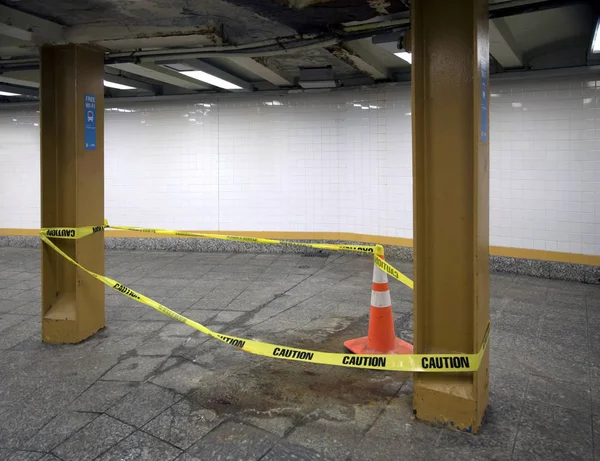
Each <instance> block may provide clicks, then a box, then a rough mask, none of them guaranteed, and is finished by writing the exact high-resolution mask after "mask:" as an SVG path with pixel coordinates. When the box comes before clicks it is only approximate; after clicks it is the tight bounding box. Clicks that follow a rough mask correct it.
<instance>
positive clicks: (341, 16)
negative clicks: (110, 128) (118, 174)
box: [0, 0, 599, 102]
mask: <svg viewBox="0 0 600 461" xmlns="http://www.w3.org/2000/svg"><path fill="white" fill-rule="evenodd" d="M489 3H490V18H491V19H490V54H491V56H492V58H493V59H492V61H493V63H494V66H493V67H492V68H493V69H494V70H495V71H496V72H504V71H510V70H517V69H518V70H534V69H541V68H552V67H560V66H562V65H564V62H565V60H564V59H565V58H564V57H565V56H571V55H572V57H571V59H570V60H568V62H569V65H579V66H585V65H591V64H595V63H596V62H597V60H596V56H597V55H591V54H590V53H589V46H590V43H591V40H592V36H593V33H594V30H595V26H596V21H597V17H598V14H599V11H598V7H597V6H596V2H594V1H573V0H571V1H567V0H563V1H560V0H490V2H489ZM408 5H409V0H202V1H196V0H54V1H52V2H49V1H47V0H0V91H5V92H13V93H16V94H19V95H21V96H10V97H7V96H0V102H17V101H22V100H27V99H32V98H36V97H37V87H38V86H39V70H38V50H39V46H40V45H42V44H46V43H55V44H60V43H92V44H95V45H97V46H99V47H102V49H104V50H105V56H106V67H105V72H106V75H105V79H107V80H109V81H112V82H114V83H119V84H122V85H127V86H130V87H133V88H135V89H129V90H123V89H115V88H106V94H105V96H107V97H127V96H133V97H134V96H138V97H139V96H148V95H169V94H187V93H198V92H220V91H261V90H271V89H278V88H286V89H296V90H297V89H299V88H301V87H304V88H307V87H312V88H314V87H318V86H319V85H320V83H319V82H321V83H323V82H325V83H323V84H325V85H326V86H327V85H329V84H330V83H331V82H334V83H333V85H334V86H357V85H369V84H374V83H379V82H394V81H401V80H408V79H410V64H408V63H407V62H405V61H404V60H402V59H400V58H398V57H396V56H394V54H393V53H392V52H391V51H390V50H389V48H388V49H386V47H383V46H380V45H377V44H374V43H373V36H380V35H382V34H387V35H389V37H391V38H390V40H392V39H393V38H397V37H398V35H399V34H400V33H402V31H406V30H407V29H408V28H409V27H410V20H409V14H408ZM553 49H560V50H561V53H560V56H561V59H556V60H553V59H552V53H551V51H552V50H553ZM549 50H550V52H549ZM174 62H175V63H184V64H185V65H188V66H191V67H189V69H194V70H196V69H198V70H202V71H203V72H207V73H209V74H211V75H216V76H218V77H220V78H221V79H222V80H226V81H227V82H233V83H234V86H236V87H237V88H236V89H233V90H232V89H229V90H224V89H222V88H220V87H219V86H218V85H215V83H214V82H212V83H207V82H205V81H200V80H198V79H197V78H194V77H192V76H190V74H188V75H186V74H182V73H181V72H179V71H178V70H176V69H173V68H168V67H165V66H166V65H169V63H174ZM316 67H319V68H321V67H322V68H324V69H321V70H320V71H316V72H317V75H316V76H313V77H310V76H307V74H305V73H304V72H306V71H303V70H302V69H305V68H308V69H312V68H316ZM315 79H316V80H318V82H316V83H315V82H312V80H315ZM307 80H309V82H308V83H311V82H312V84H311V85H309V84H308V83H307V84H306V85H308V86H306V85H305V84H304V83H306V81H307Z"/></svg>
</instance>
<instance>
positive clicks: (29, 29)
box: [0, 5, 66, 45]
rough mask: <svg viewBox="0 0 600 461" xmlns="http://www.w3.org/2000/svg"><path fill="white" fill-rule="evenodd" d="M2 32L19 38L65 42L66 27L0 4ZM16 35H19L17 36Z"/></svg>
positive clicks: (37, 42) (38, 41) (0, 32)
mask: <svg viewBox="0 0 600 461" xmlns="http://www.w3.org/2000/svg"><path fill="white" fill-rule="evenodd" d="M0 18H1V19H0V23H1V24H2V25H3V26H4V27H0V34H2V35H7V34H11V35H8V36H10V37H13V38H17V39H19V40H23V41H27V42H34V43H36V44H40V45H41V44H42V43H64V41H65V30H66V29H65V28H64V27H63V26H61V25H60V24H56V23H55V22H51V21H47V20H46V19H41V18H38V17H37V16H33V15H32V14H28V13H24V12H22V11H19V10H16V9H14V8H9V7H8V6H4V5H0ZM15 35H17V36H16V37H15Z"/></svg>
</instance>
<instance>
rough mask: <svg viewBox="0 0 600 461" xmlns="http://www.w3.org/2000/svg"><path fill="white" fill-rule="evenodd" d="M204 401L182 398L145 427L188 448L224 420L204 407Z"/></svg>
mask: <svg viewBox="0 0 600 461" xmlns="http://www.w3.org/2000/svg"><path fill="white" fill-rule="evenodd" d="M203 403H204V402H198V401H197V399H194V398H185V399H183V400H180V401H179V402H177V403H176V404H174V405H173V406H171V407H170V408H168V409H166V410H165V411H164V412H162V413H161V414H160V415H158V416H157V417H156V418H154V419H153V420H152V421H150V422H149V423H147V424H146V425H145V426H144V427H143V429H144V431H146V432H148V433H149V434H152V435H154V436H155V437H158V438H159V439H161V440H165V441H167V442H169V443H171V444H172V445H175V446H176V447H179V448H181V449H182V450H187V449H188V448H189V447H191V446H192V445H193V444H194V443H196V442H197V441H198V440H199V439H200V438H201V437H203V436H204V435H206V434H208V433H209V432H210V431H211V430H212V429H214V428H215V427H216V426H217V425H218V424H220V423H221V422H222V421H223V420H224V417H222V416H219V415H218V414H217V413H216V412H215V411H214V410H210V409H206V408H203V407H202V406H201V405H203Z"/></svg>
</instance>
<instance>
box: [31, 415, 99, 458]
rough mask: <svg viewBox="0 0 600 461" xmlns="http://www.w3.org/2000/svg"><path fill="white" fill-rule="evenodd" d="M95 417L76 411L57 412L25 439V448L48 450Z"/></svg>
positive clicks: (95, 416)
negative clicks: (31, 435)
mask: <svg viewBox="0 0 600 461" xmlns="http://www.w3.org/2000/svg"><path fill="white" fill-rule="evenodd" d="M97 417H98V415H97V414H95V413H82V412H77V411H73V412H65V413H59V414H58V415H56V416H55V417H54V418H53V419H52V420H50V421H49V422H48V424H46V425H45V426H44V427H42V428H41V429H40V430H39V431H38V432H37V433H36V434H35V435H34V436H33V437H31V438H30V439H29V440H28V441H27V443H26V444H25V448H27V449H29V450H35V451H43V452H50V451H52V449H53V448H55V447H57V446H58V445H60V444H61V443H63V442H64V441H65V440H67V439H68V438H69V437H71V436H72V435H73V434H75V433H76V432H77V431H79V430H80V429H81V428H83V427H84V426H87V425H88V424H89V423H91V422H92V421H93V420H94V419H96V418H97Z"/></svg>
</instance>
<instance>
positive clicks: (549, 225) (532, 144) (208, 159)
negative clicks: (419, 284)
mask: <svg viewBox="0 0 600 461" xmlns="http://www.w3.org/2000/svg"><path fill="white" fill-rule="evenodd" d="M599 78H600V77H599ZM490 100H491V110H490V119H491V120H490V127H491V133H490V151H491V154H490V158H491V160H490V162H491V165H490V178H491V181H490V183H491V186H490V187H491V191H490V200H491V216H490V225H491V226H490V233H491V244H492V245H498V246H507V247H517V248H529V249H539V250H550V251H562V252H571V253H582V254H590V255H600V116H599V114H600V80H599V81H596V80H592V79H590V78H589V77H572V78H567V79H564V78H562V79H557V78H547V79H544V80H539V81H532V80H521V81H516V80H512V81H511V80H493V81H492V84H491V99H490ZM410 111H411V108H410V88H409V87H396V88H392V87H381V88H379V89H371V90H362V91H358V90H354V91H339V92H328V93H312V94H311V93H309V94H302V95H282V96H277V97H272V96H271V97H265V96H260V95H253V96H245V97H238V98H219V99H216V98H207V99H206V100H204V101H199V102H198V101H189V102H186V101H179V102H161V101H155V102H151V103H150V102H143V103H142V102H138V103H128V104H120V105H114V106H113V105H111V104H110V103H108V104H107V113H106V136H105V138H106V151H105V158H106V216H107V217H108V218H109V220H110V221H112V222H114V223H119V224H126V225H140V226H152V227H165V228H178V229H197V230H228V231H235V230H248V231H252V230H256V231H258V230H269V231H305V232H355V233H364V234H375V235H383V236H391V237H406V238H411V237H412V172H411V162H412V151H411V149H412V147H411V120H410V115H411V114H410ZM38 118H39V114H38V113H36V110H35V109H17V110H11V111H7V110H6V109H3V110H0V228H7V227H9V228H35V227H38V226H39V127H38V126H37V123H38Z"/></svg>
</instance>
